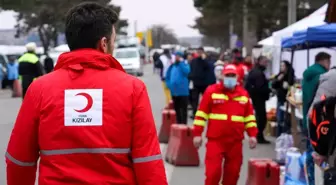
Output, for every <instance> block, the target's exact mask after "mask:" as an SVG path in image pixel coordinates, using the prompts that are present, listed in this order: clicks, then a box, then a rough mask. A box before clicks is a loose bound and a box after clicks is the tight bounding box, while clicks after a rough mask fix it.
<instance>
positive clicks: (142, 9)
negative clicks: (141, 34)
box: [112, 0, 199, 37]
mask: <svg viewBox="0 0 336 185" xmlns="http://www.w3.org/2000/svg"><path fill="white" fill-rule="evenodd" d="M112 3H114V4H117V5H120V6H121V7H122V11H121V18H127V19H128V20H129V23H130V27H129V32H130V34H133V33H134V30H135V29H134V22H135V21H137V30H138V31H142V30H145V29H146V28H147V27H149V26H151V25H153V24H166V25H167V26H168V27H169V28H171V29H173V30H174V32H175V33H176V34H177V35H178V36H180V37H181V36H198V35H199V33H198V31H197V30H194V29H191V28H189V27H188V25H193V24H194V22H195V21H194V20H195V18H196V17H197V16H199V13H198V11H197V10H196V9H195V8H194V5H193V0H112Z"/></svg>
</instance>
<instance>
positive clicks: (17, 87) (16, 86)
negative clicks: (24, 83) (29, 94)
mask: <svg viewBox="0 0 336 185" xmlns="http://www.w3.org/2000/svg"><path fill="white" fill-rule="evenodd" d="M21 96H22V88H21V84H20V81H19V80H14V82H13V93H12V97H15V98H16V97H21Z"/></svg>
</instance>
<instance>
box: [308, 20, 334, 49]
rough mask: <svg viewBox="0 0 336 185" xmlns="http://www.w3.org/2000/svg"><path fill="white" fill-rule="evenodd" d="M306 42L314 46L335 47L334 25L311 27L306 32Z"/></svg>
mask: <svg viewBox="0 0 336 185" xmlns="http://www.w3.org/2000/svg"><path fill="white" fill-rule="evenodd" d="M307 42H309V44H312V45H314V43H316V44H318V45H322V44H325V45H326V46H336V24H326V25H323V26H317V27H311V28H308V30H307Z"/></svg>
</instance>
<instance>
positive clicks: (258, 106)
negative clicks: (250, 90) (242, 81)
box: [252, 97, 267, 139]
mask: <svg viewBox="0 0 336 185" xmlns="http://www.w3.org/2000/svg"><path fill="white" fill-rule="evenodd" d="M252 103H253V108H254V111H255V116H256V120H257V125H258V139H264V130H265V127H266V124H267V115H266V101H265V100H263V99H260V98H259V97H258V98H252Z"/></svg>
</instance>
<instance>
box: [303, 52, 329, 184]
mask: <svg viewBox="0 0 336 185" xmlns="http://www.w3.org/2000/svg"><path fill="white" fill-rule="evenodd" d="M330 58H331V56H330V55H329V54H328V53H325V52H320V53H318V54H317V55H316V56H315V64H314V65H312V66H310V67H309V68H307V69H306V70H305V71H304V72H303V80H302V103H303V106H302V109H303V112H302V113H303V134H305V137H306V138H307V140H306V144H307V158H306V165H307V173H308V181H309V185H314V184H315V182H314V181H315V177H314V173H315V171H314V160H313V156H312V153H313V151H314V149H313V147H312V146H311V143H310V140H309V133H308V129H307V126H308V122H307V114H308V111H309V108H310V106H311V104H312V102H313V100H314V96H315V94H316V91H317V89H318V86H319V80H320V76H321V75H322V74H324V73H326V72H327V71H328V70H329V68H330Z"/></svg>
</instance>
